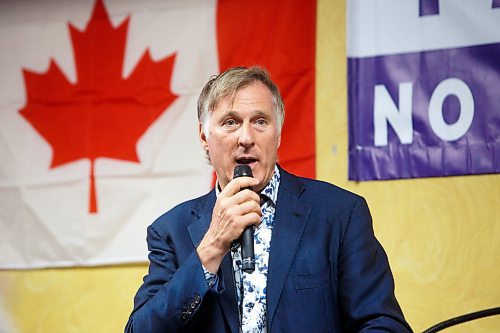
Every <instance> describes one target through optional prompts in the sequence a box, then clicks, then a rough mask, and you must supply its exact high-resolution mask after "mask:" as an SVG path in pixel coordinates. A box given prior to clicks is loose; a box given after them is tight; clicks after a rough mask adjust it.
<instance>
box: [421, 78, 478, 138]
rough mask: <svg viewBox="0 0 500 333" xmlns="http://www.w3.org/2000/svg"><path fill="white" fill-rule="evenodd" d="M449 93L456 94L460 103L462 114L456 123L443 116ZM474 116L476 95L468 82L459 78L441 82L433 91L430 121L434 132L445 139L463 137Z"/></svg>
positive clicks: (430, 102)
mask: <svg viewBox="0 0 500 333" xmlns="http://www.w3.org/2000/svg"><path fill="white" fill-rule="evenodd" d="M449 95H455V96H457V98H458V101H459V104H460V115H459V116H458V120H457V121H456V122H455V123H454V124H448V123H446V121H445V120H444V117H443V102H444V100H445V99H446V97H448V96H449ZM473 118H474V97H473V96H472V92H471V90H470V89H469V87H468V86H467V84H466V83H465V82H464V81H462V80H460V79H457V78H449V79H446V80H443V81H442V82H440V83H439V84H438V85H437V87H436V89H434V91H433V92H432V96H431V99H430V101H429V123H430V125H431V128H432V130H433V131H434V133H435V134H436V135H437V136H438V137H440V138H441V139H442V140H445V141H454V140H457V139H459V138H461V137H462V136H463V135H464V134H465V133H467V131H468V130H469V128H470V126H471V124H472V120H473Z"/></svg>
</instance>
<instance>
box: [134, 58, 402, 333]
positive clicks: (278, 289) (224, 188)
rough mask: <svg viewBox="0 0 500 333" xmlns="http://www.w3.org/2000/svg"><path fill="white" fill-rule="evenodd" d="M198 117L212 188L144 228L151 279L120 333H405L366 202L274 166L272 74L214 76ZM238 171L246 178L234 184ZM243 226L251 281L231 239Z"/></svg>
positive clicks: (276, 120) (277, 109)
mask: <svg viewBox="0 0 500 333" xmlns="http://www.w3.org/2000/svg"><path fill="white" fill-rule="evenodd" d="M198 119H199V137H200V141H201V145H202V147H203V149H204V150H205V152H206V154H207V157H208V159H209V160H210V162H211V164H212V166H213V167H214V169H215V172H216V174H217V185H216V187H215V189H213V190H212V191H211V192H210V193H208V194H206V195H204V196H202V197H200V198H197V199H194V200H191V201H187V202H184V203H182V204H180V205H179V206H177V207H175V208H173V209H172V210H170V211H169V212H167V213H165V214H164V215H162V216H161V217H160V218H158V219H157V220H156V221H155V222H154V223H153V224H152V225H151V226H150V227H149V228H148V237H147V241H148V246H149V250H150V255H149V259H150V266H149V274H148V275H147V276H146V277H145V278H144V283H143V285H142V286H141V287H140V289H139V291H138V292H137V295H136V297H135V300H134V310H133V312H132V314H131V316H130V319H129V321H128V323H127V326H126V328H125V331H126V332H211V333H217V332H239V331H240V330H241V331H242V332H269V333H271V332H287V333H288V332H380V331H384V332H397V333H401V332H410V331H411V329H410V327H409V326H408V324H407V323H406V321H405V320H404V317H403V314H402V313H401V310H400V308H399V305H398V303H397V301H396V299H395V297H394V282H393V278H392V274H391V271H390V269H389V264H388V261H387V257H386V255H385V253H384V251H383V249H382V247H381V246H380V244H379V243H378V241H377V240H376V238H375V236H374V234H373V228H372V224H371V217H370V213H369V210H368V207H367V205H366V203H365V201H364V199H363V198H361V197H359V196H357V195H355V194H352V193H349V192H347V191H345V190H342V189H340V188H338V187H336V186H334V185H331V184H328V183H324V182H320V181H316V180H311V179H305V178H299V177H296V176H294V175H291V174H289V173H288V172H286V171H285V170H283V169H282V168H281V167H280V166H279V165H277V158H278V157H277V150H278V147H279V145H280V139H281V128H282V125H283V120H284V107H283V102H282V99H281V96H280V93H279V90H278V88H277V87H276V85H275V84H274V83H273V82H272V81H271V79H270V77H269V74H268V73H267V72H266V71H265V70H263V69H261V68H259V67H252V68H243V67H236V68H232V69H229V70H227V71H226V72H224V73H222V74H220V75H218V76H216V77H213V78H212V79H210V81H209V82H208V83H207V84H206V86H205V87H204V88H203V90H202V92H201V95H200V97H199V100H198ZM238 164H247V165H249V166H250V167H251V169H252V172H253V177H239V178H235V179H233V170H234V168H235V166H236V165H238ZM247 187H253V190H254V191H251V190H249V189H245V188H247ZM242 189H243V190H242ZM247 227H253V228H255V236H254V238H255V261H256V269H255V271H254V272H253V273H246V272H243V271H242V269H241V247H240V246H239V242H237V240H238V238H239V237H240V235H241V234H242V232H243V230H244V229H245V228H247Z"/></svg>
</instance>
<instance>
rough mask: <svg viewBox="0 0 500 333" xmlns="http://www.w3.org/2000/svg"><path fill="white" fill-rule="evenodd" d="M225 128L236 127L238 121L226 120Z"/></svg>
mask: <svg viewBox="0 0 500 333" xmlns="http://www.w3.org/2000/svg"><path fill="white" fill-rule="evenodd" d="M223 125H224V126H234V125H236V121H235V120H234V119H226V120H224V123H223Z"/></svg>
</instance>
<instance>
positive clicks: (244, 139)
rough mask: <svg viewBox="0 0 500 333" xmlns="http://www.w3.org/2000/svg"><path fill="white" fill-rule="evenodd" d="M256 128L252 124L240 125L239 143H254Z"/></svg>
mask: <svg viewBox="0 0 500 333" xmlns="http://www.w3.org/2000/svg"><path fill="white" fill-rule="evenodd" d="M254 135H255V133H254V129H253V127H252V125H251V124H249V123H244V124H243V126H241V127H240V136H239V138H238V144H239V145H240V146H243V147H250V146H252V145H253V144H254Z"/></svg>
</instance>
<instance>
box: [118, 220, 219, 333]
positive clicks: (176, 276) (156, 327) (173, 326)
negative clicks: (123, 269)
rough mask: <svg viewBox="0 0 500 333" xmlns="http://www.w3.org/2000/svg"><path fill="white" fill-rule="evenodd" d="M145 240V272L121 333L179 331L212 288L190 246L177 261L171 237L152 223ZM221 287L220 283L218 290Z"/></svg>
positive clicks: (194, 318)
mask: <svg viewBox="0 0 500 333" xmlns="http://www.w3.org/2000/svg"><path fill="white" fill-rule="evenodd" d="M147 242H148V249H149V251H150V254H149V261H150V265H149V273H148V275H146V276H145V277H144V283H143V284H142V286H141V287H140V288H139V291H138V292H137V294H136V296H135V298H134V310H133V312H132V314H131V315H130V318H129V321H128V323H127V325H126V327H125V332H128V333H132V332H136V333H137V332H141V333H142V332H151V333H152V332H179V331H181V330H182V329H183V327H184V326H185V325H187V324H188V323H189V322H190V321H195V320H196V317H195V314H196V312H197V311H198V310H199V308H200V305H201V302H202V300H203V298H204V297H205V295H206V294H207V293H208V292H213V291H212V290H209V288H208V286H207V282H206V279H205V275H204V273H203V268H202V265H201V262H200V260H199V257H198V255H197V253H196V250H195V249H194V248H193V247H191V248H190V249H189V251H190V252H189V251H188V252H187V253H186V257H185V258H183V259H182V264H179V257H178V253H176V251H175V247H174V245H173V243H172V240H171V237H170V236H168V234H167V235H166V236H162V235H160V233H159V232H158V231H157V230H155V228H154V224H153V225H152V226H150V227H149V228H148V233H147ZM219 283H223V281H220V282H219ZM223 289H224V288H223V286H220V289H219V292H222V290H223Z"/></svg>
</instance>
